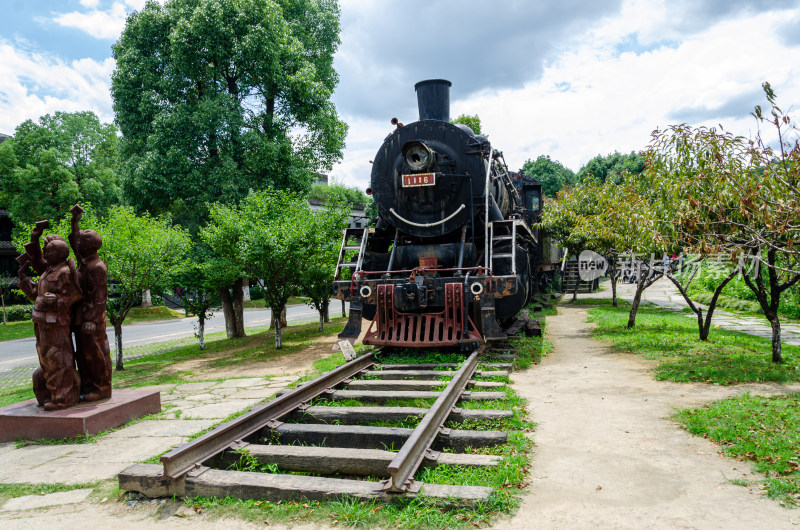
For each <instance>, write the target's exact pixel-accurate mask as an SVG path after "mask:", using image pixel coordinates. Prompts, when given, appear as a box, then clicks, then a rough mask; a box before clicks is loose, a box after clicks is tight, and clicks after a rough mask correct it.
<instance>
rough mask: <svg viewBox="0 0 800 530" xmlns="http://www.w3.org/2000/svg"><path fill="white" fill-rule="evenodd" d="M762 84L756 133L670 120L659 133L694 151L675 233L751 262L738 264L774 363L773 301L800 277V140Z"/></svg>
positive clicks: (777, 336) (776, 324)
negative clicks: (767, 135) (768, 332)
mask: <svg viewBox="0 0 800 530" xmlns="http://www.w3.org/2000/svg"><path fill="white" fill-rule="evenodd" d="M763 89H764V93H765V95H766V98H767V101H768V103H769V106H770V109H769V113H768V115H765V114H764V111H763V110H762V108H761V107H760V106H758V107H756V109H755V112H754V113H753V116H754V117H755V119H756V123H757V125H758V126H759V132H758V134H757V136H756V137H755V138H754V139H751V140H748V139H745V138H743V137H740V136H734V135H732V134H730V133H727V132H725V131H723V130H720V131H717V130H716V129H706V128H698V129H690V128H688V127H687V126H685V125H679V126H673V127H671V128H670V129H669V130H668V131H667V132H665V133H663V134H662V135H660V136H657V138H658V139H664V140H665V141H667V142H668V144H669V143H670V142H671V143H672V144H673V145H674V147H673V146H670V145H667V147H666V149H672V150H673V151H677V152H679V153H681V154H683V153H686V152H689V153H690V154H692V155H693V156H695V158H696V162H695V163H694V165H693V166H691V171H693V175H694V180H693V181H690V182H689V185H688V186H687V184H686V183H683V184H684V191H683V192H682V193H683V194H684V196H685V198H684V200H683V203H682V211H681V214H680V216H679V217H678V218H677V220H676V227H677V231H678V233H679V236H680V238H681V241H682V242H683V243H684V244H686V245H687V246H691V247H693V248H699V249H701V250H703V251H705V252H708V253H721V254H723V255H726V256H728V257H729V258H730V259H731V260H733V261H734V262H738V263H743V264H749V265H752V266H747V267H743V266H737V270H738V271H739V272H741V273H742V279H743V280H744V282H745V284H746V285H747V286H748V287H749V288H750V290H751V291H753V293H754V295H755V297H756V300H757V301H758V303H759V305H760V306H761V309H762V311H763V312H764V316H765V317H766V318H767V320H768V321H769V322H770V326H771V327H772V361H773V362H776V363H780V362H783V357H782V353H781V350H782V348H781V325H780V320H779V319H778V307H779V306H780V303H781V296H782V294H783V293H784V292H785V291H786V290H788V289H790V288H791V287H792V286H794V285H795V284H797V283H798V282H800V249H799V248H798V247H797V243H796V242H797V236H798V235H799V234H798V232H800V228H798V226H797V224H796V220H797V218H798V216H800V189H798V175H800V145H799V144H798V135H797V127H796V126H795V123H794V121H793V120H792V118H791V117H790V116H789V115H788V114H786V113H785V112H784V111H783V110H781V108H780V107H778V105H777V103H776V96H775V93H774V91H773V90H772V87H771V86H770V85H769V83H764V85H763ZM765 125H767V126H769V127H770V128H771V129H772V130H773V131H774V134H775V137H776V138H775V141H774V147H773V145H772V142H770V141H767V140H765V139H764V138H763V137H762V131H761V128H762V127H763V126H765ZM662 145H663V144H658V145H657V146H658V147H662ZM662 148H663V147H662ZM694 153H699V154H700V156H698V155H694Z"/></svg>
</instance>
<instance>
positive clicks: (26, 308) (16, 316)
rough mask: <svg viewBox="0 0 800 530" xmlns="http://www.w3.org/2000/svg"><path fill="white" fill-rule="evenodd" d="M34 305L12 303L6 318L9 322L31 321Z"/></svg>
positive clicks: (7, 310) (8, 307)
mask: <svg viewBox="0 0 800 530" xmlns="http://www.w3.org/2000/svg"><path fill="white" fill-rule="evenodd" d="M31 309H33V306H32V305H10V306H7V307H6V309H5V311H6V319H7V320H8V321H9V322H20V321H30V319H31Z"/></svg>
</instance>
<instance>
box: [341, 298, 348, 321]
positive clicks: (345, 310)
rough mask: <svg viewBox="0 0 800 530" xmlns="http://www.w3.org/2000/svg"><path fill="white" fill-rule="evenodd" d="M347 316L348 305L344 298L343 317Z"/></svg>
mask: <svg viewBox="0 0 800 530" xmlns="http://www.w3.org/2000/svg"><path fill="white" fill-rule="evenodd" d="M346 316H347V306H346V305H345V303H344V300H342V317H346Z"/></svg>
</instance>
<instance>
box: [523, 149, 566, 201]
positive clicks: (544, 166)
mask: <svg viewBox="0 0 800 530" xmlns="http://www.w3.org/2000/svg"><path fill="white" fill-rule="evenodd" d="M522 173H524V174H525V176H527V177H532V178H535V179H536V180H538V181H539V183H540V184H541V185H542V194H544V196H545V197H548V198H551V199H552V198H555V196H556V194H557V193H558V192H559V191H560V190H561V188H563V187H564V186H566V185H571V184H575V183H576V182H577V178H576V176H575V173H573V172H572V170H570V169H568V168H566V167H564V166H563V165H562V164H561V162H559V161H557V160H551V159H550V156H549V155H539V157H538V158H537V159H536V160H528V161H527V162H525V164H523V166H522Z"/></svg>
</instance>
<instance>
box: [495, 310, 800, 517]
mask: <svg viewBox="0 0 800 530" xmlns="http://www.w3.org/2000/svg"><path fill="white" fill-rule="evenodd" d="M559 312H560V314H559V315H558V316H557V317H550V318H548V319H547V334H548V336H549V338H550V340H552V341H553V343H554V351H553V352H552V353H551V354H550V355H549V356H548V357H546V358H545V359H544V360H543V362H542V364H541V365H539V366H535V367H532V368H531V369H529V370H527V371H525V372H521V373H518V374H515V375H514V381H515V385H514V386H515V388H517V389H518V391H519V392H520V393H521V394H522V396H524V397H525V398H527V399H528V400H529V401H530V406H529V408H530V411H531V416H532V418H533V420H534V421H536V422H537V423H538V427H537V429H536V432H535V433H533V434H532V436H533V437H534V440H535V442H536V454H535V456H534V463H533V467H532V469H531V485H530V488H529V490H528V492H527V493H526V495H525V497H524V500H523V504H522V507H521V510H520V512H519V514H518V515H517V516H516V517H514V518H513V519H511V520H505V521H499V522H498V523H497V524H496V527H497V528H526V529H527V528H537V529H538V528H564V529H574V528H593V529H594V528H615V529H616V528H636V529H641V528H724V529H733V528H742V529H754V528H770V529H778V528H797V527H798V525H800V510H787V509H784V508H782V507H781V506H780V505H779V504H778V503H777V502H775V501H772V500H770V499H768V498H766V497H762V496H761V495H760V492H758V491H756V490H753V491H749V490H748V489H747V488H744V487H741V486H736V485H733V484H731V483H730V482H728V480H726V477H727V479H739V478H745V479H753V478H755V477H756V476H755V475H753V474H751V472H750V466H749V464H746V463H743V462H736V461H734V460H731V459H727V458H725V457H722V456H720V455H719V454H718V452H717V448H716V447H715V446H714V445H713V444H711V443H710V442H708V441H706V440H704V439H701V438H695V437H693V436H691V435H689V434H687V433H686V432H685V431H683V430H682V429H681V428H680V427H678V425H677V424H676V423H674V422H672V421H671V420H669V419H668V417H669V416H670V414H671V412H672V411H673V410H674V409H675V408H683V407H686V406H692V405H697V404H700V403H703V402H707V401H711V400H714V399H719V398H722V397H726V396H730V395H734V394H738V393H741V392H745V391H751V392H758V393H762V394H765V393H771V392H774V391H787V390H793V391H800V385H792V386H791V387H786V386H783V387H781V386H779V385H774V386H773V385H740V386H737V387H718V386H711V385H701V384H677V383H667V382H658V381H655V380H654V379H653V377H652V375H651V369H652V367H653V364H652V363H653V362H652V361H645V360H643V359H641V358H638V357H635V356H633V355H625V354H615V353H612V352H611V351H610V349H609V348H608V347H607V346H605V345H603V344H602V343H599V342H597V341H595V340H594V339H592V338H591V335H590V326H591V325H592V324H587V323H586V316H587V315H586V310H585V309H583V308H580V307H569V306H564V305H562V306H559Z"/></svg>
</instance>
